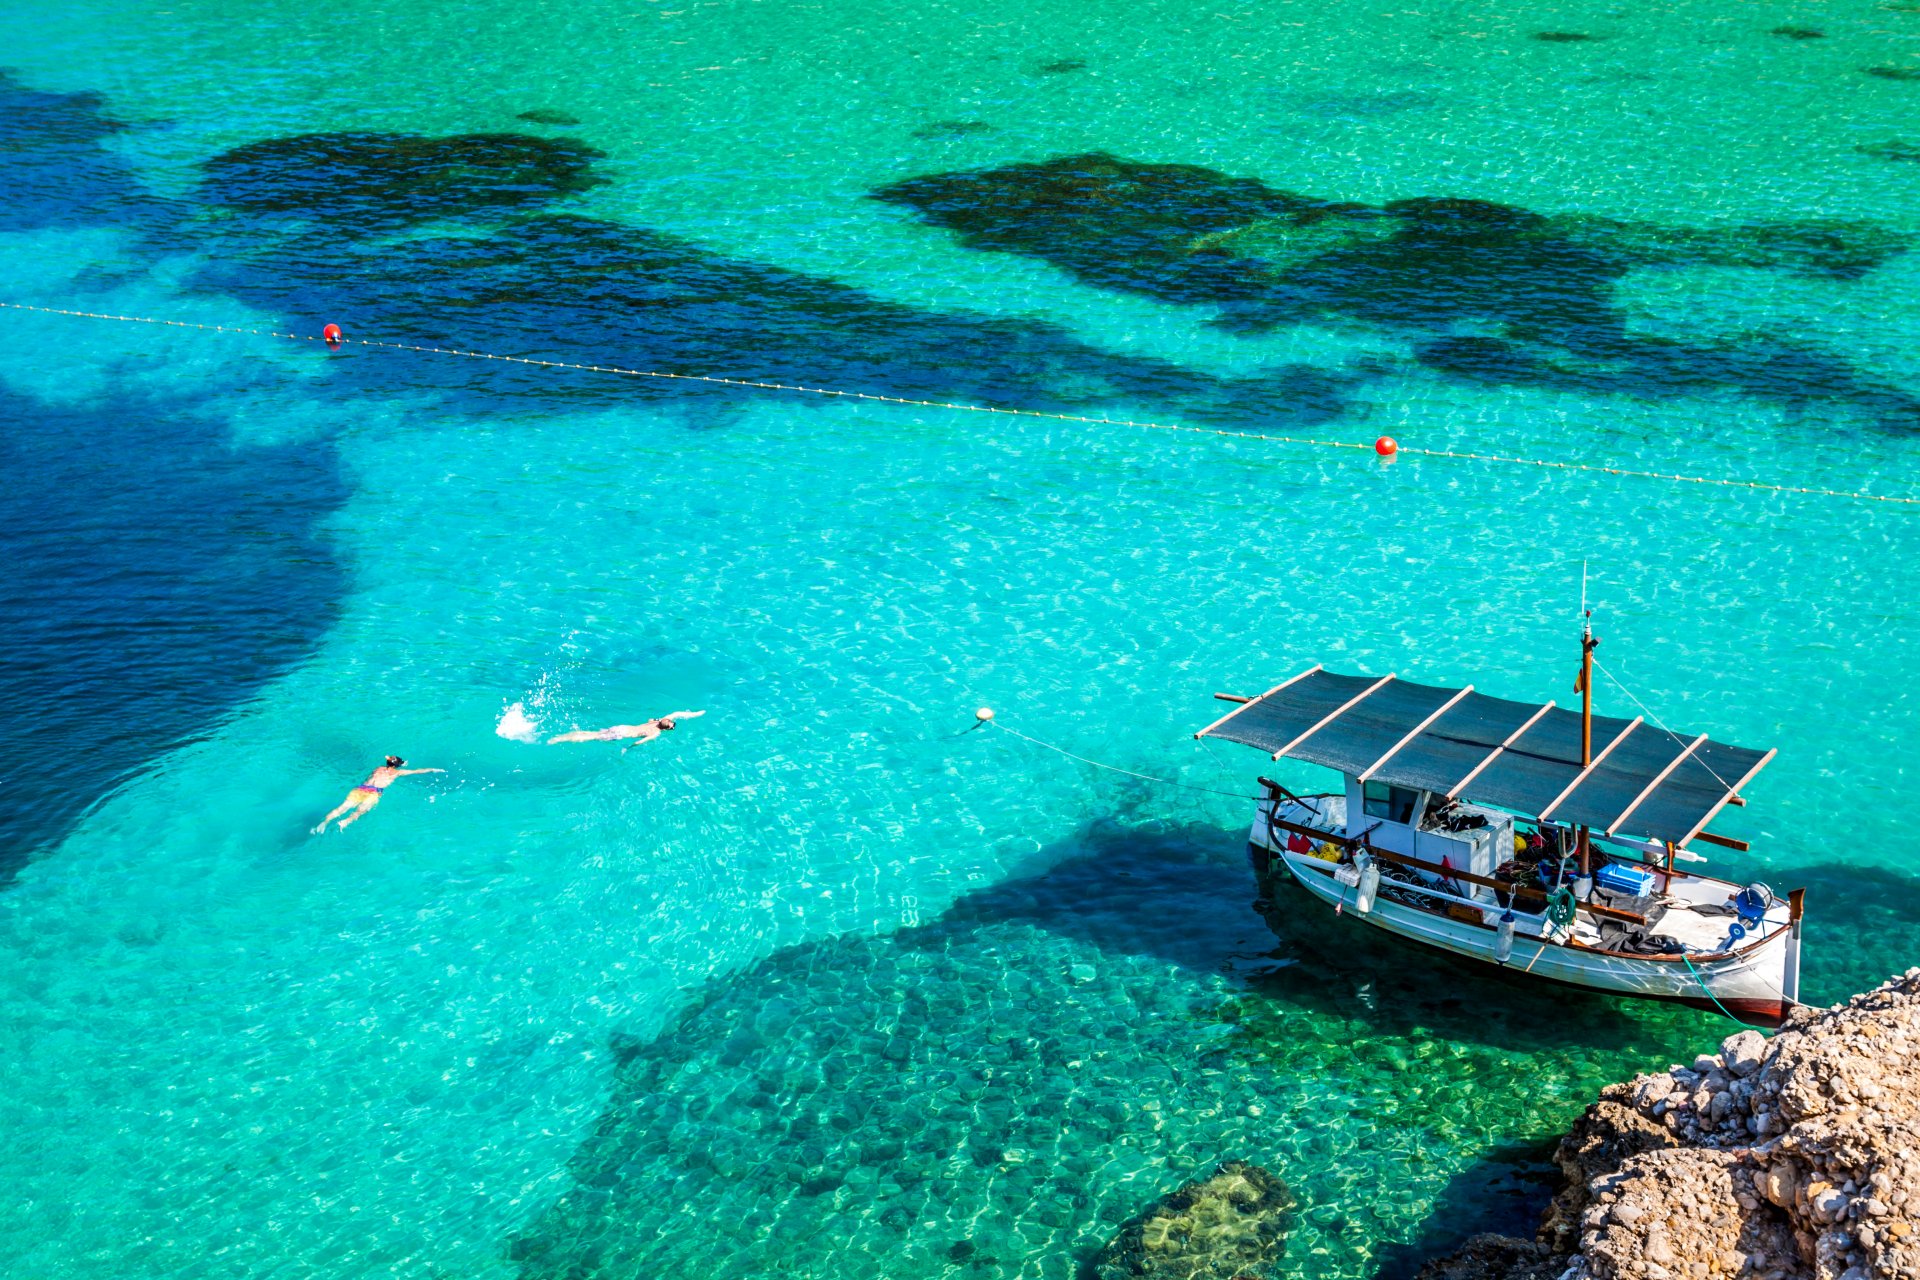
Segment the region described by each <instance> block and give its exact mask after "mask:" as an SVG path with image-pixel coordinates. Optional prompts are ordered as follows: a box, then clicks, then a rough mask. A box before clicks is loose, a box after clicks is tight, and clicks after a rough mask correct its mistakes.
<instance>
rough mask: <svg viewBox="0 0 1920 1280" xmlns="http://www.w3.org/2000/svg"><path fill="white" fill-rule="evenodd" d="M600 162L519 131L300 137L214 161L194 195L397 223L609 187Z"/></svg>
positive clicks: (586, 151) (235, 204)
mask: <svg viewBox="0 0 1920 1280" xmlns="http://www.w3.org/2000/svg"><path fill="white" fill-rule="evenodd" d="M602 158H604V156H603V153H602V152H599V151H596V150H594V149H593V148H592V147H590V146H588V145H587V144H586V143H584V142H581V141H580V140H578V139H576V138H535V137H531V136H529V135H526V134H518V133H465V134H458V135H455V136H452V137H424V136H420V135H416V134H405V133H304V134H297V135H294V136H292V137H285V138H267V139H264V140H262V141H260V142H254V143H249V144H247V145H246V146H242V147H236V148H234V149H233V150H231V151H224V152H221V153H220V154H219V155H217V156H214V157H213V158H212V159H210V160H208V161H206V162H205V164H204V165H203V166H202V168H203V171H204V173H205V179H204V181H203V182H202V184H201V193H202V196H203V197H204V198H205V199H206V200H207V201H208V202H209V203H212V204H218V205H225V206H228V207H230V208H236V209H244V210H246V211H248V212H250V213H292V214H303V215H310V216H324V217H326V218H329V219H336V218H346V219H349V220H351V221H354V222H359V223H363V224H368V225H374V224H392V225H404V224H407V223H414V222H425V221H429V220H431V219H435V218H449V217H458V216H461V215H466V214H473V213H478V212H480V211H482V210H488V209H499V210H511V209H519V208H525V207H527V206H530V205H537V204H544V203H547V202H549V201H551V200H554V199H556V198H557V197H560V196H566V195H577V194H579V193H580V192H583V191H588V190H590V189H592V188H593V187H596V186H599V185H601V184H602V183H603V182H605V181H606V179H604V178H601V177H599V176H598V175H596V174H595V173H594V172H593V171H592V170H593V163H594V161H596V160H599V159H602Z"/></svg>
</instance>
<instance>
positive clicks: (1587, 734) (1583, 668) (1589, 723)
mask: <svg viewBox="0 0 1920 1280" xmlns="http://www.w3.org/2000/svg"><path fill="white" fill-rule="evenodd" d="M1599 643H1600V642H1599V641H1598V640H1595V639H1594V638H1593V610H1591V609H1588V610H1586V616H1585V617H1584V618H1583V620H1582V623H1581V630H1580V767H1581V768H1582V769H1584V768H1586V767H1587V766H1588V765H1590V764H1592V763H1593V651H1594V649H1595V648H1596V647H1597V646H1598V645H1599ZM1592 861H1593V856H1592V846H1591V844H1590V836H1589V834H1588V831H1587V828H1586V826H1585V825H1584V824H1582V826H1581V828H1580V874H1581V875H1583V876H1585V875H1588V874H1590V872H1591V870H1592V868H1591V866H1590V865H1589V864H1590V863H1591V862H1592Z"/></svg>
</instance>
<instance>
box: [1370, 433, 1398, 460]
mask: <svg viewBox="0 0 1920 1280" xmlns="http://www.w3.org/2000/svg"><path fill="white" fill-rule="evenodd" d="M1373 451H1374V452H1375V453H1377V454H1379V455H1380V456H1381V457H1383V458H1391V457H1392V456H1393V455H1394V454H1396V453H1398V452H1400V442H1399V441H1398V440H1395V439H1394V438H1393V437H1392V436H1381V437H1380V438H1379V439H1378V440H1375V441H1374V442H1373Z"/></svg>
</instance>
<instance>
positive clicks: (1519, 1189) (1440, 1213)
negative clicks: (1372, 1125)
mask: <svg viewBox="0 0 1920 1280" xmlns="http://www.w3.org/2000/svg"><path fill="white" fill-rule="evenodd" d="M1558 1143H1559V1135H1558V1134H1554V1135H1551V1136H1542V1137H1541V1138H1540V1139H1539V1140H1538V1141H1533V1142H1507V1143H1502V1144H1501V1145H1499V1146H1496V1147H1494V1148H1492V1149H1490V1150H1489V1151H1487V1153H1486V1154H1485V1155H1483V1156H1482V1157H1481V1158H1480V1159H1479V1160H1477V1161H1476V1162H1474V1164H1472V1165H1471V1166H1469V1167H1468V1168H1466V1169H1462V1170H1461V1171H1460V1172H1459V1173H1457V1174H1455V1175H1454V1176H1453V1177H1452V1178H1450V1179H1449V1180H1448V1181H1447V1186H1446V1189H1445V1190H1444V1191H1442V1192H1441V1193H1440V1195H1439V1196H1438V1198H1436V1199H1435V1200H1434V1203H1433V1211H1432V1213H1431V1214H1429V1215H1428V1217H1427V1220H1426V1221H1425V1222H1424V1223H1423V1224H1422V1225H1421V1228H1420V1230H1419V1231H1418V1232H1417V1233H1416V1234H1415V1235H1413V1236H1412V1237H1411V1238H1409V1239H1406V1240H1402V1241H1399V1242H1398V1243H1395V1244H1392V1245H1388V1246H1386V1247H1384V1248H1382V1249H1381V1250H1380V1251H1379V1253H1378V1254H1377V1255H1376V1256H1375V1266H1374V1272H1373V1277H1374V1280H1412V1277H1413V1276H1414V1275H1415V1274H1417V1273H1418V1272H1419V1270H1420V1268H1421V1267H1422V1266H1424V1265H1425V1264H1426V1263H1427V1262H1429V1261H1431V1260H1432V1259H1434V1258H1438V1257H1440V1256H1441V1255H1443V1254H1447V1253H1451V1252H1452V1251H1453V1250H1455V1249H1457V1248H1459V1247H1460V1246H1461V1245H1463V1244H1465V1243H1466V1242H1467V1240H1468V1238H1469V1237H1471V1236H1476V1235H1480V1234H1481V1233H1483V1232H1492V1233H1494V1234H1496V1235H1503V1236H1515V1237H1518V1238H1519V1239H1522V1240H1531V1239H1533V1233H1534V1231H1535V1230H1536V1229H1538V1227H1539V1225H1540V1218H1541V1216H1542V1215H1543V1214H1545V1213H1546V1211H1547V1205H1548V1204H1549V1203H1551V1202H1552V1200H1553V1196H1554V1192H1555V1191H1556V1190H1557V1188H1558V1186H1559V1178H1560V1170H1559V1167H1558V1166H1557V1165H1555V1164H1554V1162H1553V1149H1554V1147H1555V1146H1556V1145H1558Z"/></svg>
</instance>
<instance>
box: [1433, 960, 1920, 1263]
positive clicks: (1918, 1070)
mask: <svg viewBox="0 0 1920 1280" xmlns="http://www.w3.org/2000/svg"><path fill="white" fill-rule="evenodd" d="M1703 1101H1704V1105H1702V1103H1703ZM1555 1159H1556V1161H1557V1162H1558V1164H1559V1165H1560V1169H1561V1172H1562V1173H1563V1174H1564V1175H1565V1177H1566V1180H1567V1183H1566V1187H1565V1188H1564V1189H1563V1190H1562V1191H1561V1192H1560V1194H1559V1195H1558V1196H1557V1197H1556V1198H1555V1200H1554V1202H1553V1205H1552V1207H1551V1208H1550V1209H1549V1210H1548V1211H1547V1215H1546V1217H1545V1219H1544V1220H1543V1222H1542V1224H1541V1227H1540V1232H1539V1239H1538V1246H1537V1247H1538V1249H1540V1250H1543V1251H1544V1254H1542V1253H1536V1252H1534V1251H1533V1249H1532V1248H1531V1247H1529V1246H1528V1242H1525V1241H1517V1240H1505V1241H1500V1242H1499V1243H1497V1244H1496V1243H1493V1242H1491V1241H1490V1239H1489V1238H1476V1239H1475V1240H1474V1241H1471V1242H1469V1246H1468V1248H1467V1249H1463V1250H1461V1251H1460V1252H1459V1253H1457V1254H1455V1255H1453V1256H1452V1257H1450V1258H1447V1259H1443V1260H1440V1261H1437V1262H1435V1263H1431V1264H1429V1266H1428V1268H1427V1269H1426V1270H1425V1271H1423V1272H1422V1273H1421V1275H1422V1277H1424V1278H1425V1280H1535V1278H1536V1277H1538V1276H1544V1275H1550V1276H1553V1277H1555V1278H1556V1280H1722V1278H1723V1277H1724V1278H1728V1280H1732V1278H1735V1277H1737V1278H1739V1280H1915V1277H1920V969H1913V970H1909V971H1908V972H1907V973H1906V974H1905V975H1904V976H1902V977H1899V978H1895V979H1893V980H1891V981H1889V982H1887V983H1885V984H1883V985H1882V986H1880V987H1877V988H1875V989H1874V990H1872V991H1869V992H1866V993H1865V994H1863V995H1858V996H1855V997H1854V998H1853V999H1852V1000H1849V1001H1848V1002H1847V1003H1846V1004H1844V1005H1840V1006H1837V1007H1835V1008H1832V1009H1827V1010H1818V1011H1816V1010H1808V1009H1799V1010H1795V1012H1794V1016H1793V1017H1792V1018H1790V1019H1789V1020H1788V1023H1787V1025H1786V1027H1785V1028H1783V1029H1782V1030H1781V1031H1780V1033H1779V1034H1778V1035H1776V1036H1775V1037H1774V1038H1773V1039H1772V1040H1770V1041H1769V1040H1766V1039H1764V1038H1763V1037H1761V1036H1760V1035H1759V1034H1758V1033H1757V1032H1751V1031H1743V1032H1741V1033H1739V1034H1737V1035H1734V1036H1729V1037H1728V1038H1727V1039H1726V1041H1725V1042H1724V1043H1723V1044H1722V1045H1721V1046H1720V1053H1719V1055H1718V1056H1717V1057H1714V1056H1709V1055H1705V1054H1703V1055H1701V1056H1700V1058H1698V1059H1696V1060H1695V1062H1694V1064H1693V1066H1692V1067H1691V1068H1690V1069H1689V1068H1678V1067H1676V1068H1674V1069H1673V1070H1671V1071H1667V1072H1661V1073H1657V1074H1653V1075H1646V1076H1641V1077H1638V1078H1637V1079H1635V1080H1632V1081H1630V1082H1628V1083H1625V1084H1617V1085H1613V1086H1610V1087H1609V1088H1607V1089H1606V1090H1604V1091H1602V1093H1601V1095H1600V1099H1599V1100H1598V1101H1597V1102H1595V1103H1594V1104H1593V1105H1592V1106H1591V1107H1589V1108H1588V1109H1587V1112H1586V1114H1585V1115H1583V1116H1581V1118H1580V1119H1579V1120H1578V1121H1576V1122H1575V1124H1574V1126H1573V1129H1572V1130H1571V1131H1570V1132H1569V1133H1568V1134H1567V1136H1566V1137H1565V1138H1564V1139H1562V1141H1561V1143H1560V1146H1559V1149H1558V1151H1557V1152H1556V1155H1555ZM1495 1239H1497V1238H1495ZM1543 1257H1544V1258H1546V1259H1550V1260H1551V1261H1550V1263H1548V1262H1545V1261H1543ZM1449 1268H1453V1269H1449Z"/></svg>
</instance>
